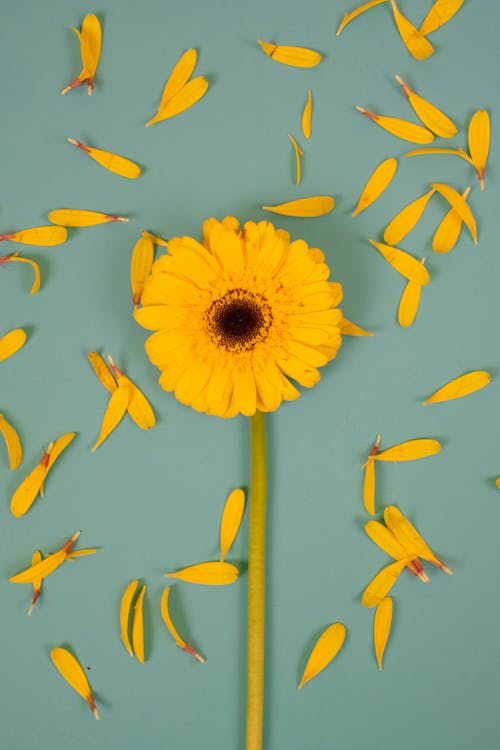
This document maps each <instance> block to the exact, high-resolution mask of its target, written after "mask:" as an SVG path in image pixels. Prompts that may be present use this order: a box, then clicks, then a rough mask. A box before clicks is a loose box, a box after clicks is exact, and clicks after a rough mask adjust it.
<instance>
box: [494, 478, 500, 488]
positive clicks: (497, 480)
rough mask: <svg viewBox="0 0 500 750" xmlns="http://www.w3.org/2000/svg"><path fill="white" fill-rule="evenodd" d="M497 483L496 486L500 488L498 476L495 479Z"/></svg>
mask: <svg viewBox="0 0 500 750" xmlns="http://www.w3.org/2000/svg"><path fill="white" fill-rule="evenodd" d="M495 484H496V486H497V489H499V490H500V477H497V478H496V479H495Z"/></svg>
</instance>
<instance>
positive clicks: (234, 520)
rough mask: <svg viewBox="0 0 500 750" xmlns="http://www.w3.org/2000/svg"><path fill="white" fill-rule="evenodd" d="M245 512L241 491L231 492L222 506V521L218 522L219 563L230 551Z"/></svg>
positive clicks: (243, 496) (243, 494) (243, 497)
mask: <svg viewBox="0 0 500 750" xmlns="http://www.w3.org/2000/svg"><path fill="white" fill-rule="evenodd" d="M244 511H245V493H244V492H243V490H241V489H236V490H233V491H232V492H231V493H230V494H229V496H228V498H227V500H226V504H225V505H224V510H223V511H222V519H221V522H220V561H221V562H224V558H225V557H226V555H227V553H228V552H229V550H230V549H231V546H232V544H233V542H234V540H235V539H236V535H237V534H238V531H239V529H240V524H241V520H242V518H243V513H244Z"/></svg>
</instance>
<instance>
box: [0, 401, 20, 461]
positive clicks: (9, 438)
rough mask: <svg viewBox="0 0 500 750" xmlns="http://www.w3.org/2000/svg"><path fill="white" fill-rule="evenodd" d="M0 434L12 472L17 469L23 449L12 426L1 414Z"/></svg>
mask: <svg viewBox="0 0 500 750" xmlns="http://www.w3.org/2000/svg"><path fill="white" fill-rule="evenodd" d="M0 432H1V433H2V435H3V438H4V440H5V444H6V446H7V452H8V454H9V465H10V468H11V469H12V470H14V469H17V468H18V467H19V466H20V465H21V461H22V460H23V449H22V446H21V441H20V440H19V435H18V434H17V432H16V430H15V429H14V427H12V425H11V424H10V423H9V422H7V420H6V419H5V417H4V415H3V414H0Z"/></svg>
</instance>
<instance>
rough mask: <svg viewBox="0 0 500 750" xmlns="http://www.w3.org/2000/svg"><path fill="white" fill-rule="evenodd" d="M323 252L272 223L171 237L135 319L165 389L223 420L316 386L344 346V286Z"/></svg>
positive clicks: (230, 223) (207, 226)
mask: <svg viewBox="0 0 500 750" xmlns="http://www.w3.org/2000/svg"><path fill="white" fill-rule="evenodd" d="M329 275H330V271H329V268H328V266H327V265H326V264H325V262H324V255H323V253H322V252H321V250H318V249H317V248H310V247H308V245H307V243H306V242H304V240H295V241H294V242H291V241H290V236H289V234H288V232H285V231H283V230H280V229H275V228H274V226H273V225H272V224H271V223H270V222H268V221H261V222H259V223H258V224H255V223H254V222H247V223H246V224H245V225H244V227H242V228H240V225H239V223H238V221H237V220H236V219H235V218H234V217H232V216H228V217H226V218H225V219H223V221H222V222H219V221H217V220H216V219H208V220H207V221H205V223H204V225H203V242H202V244H200V243H199V242H197V241H196V240H195V239H193V238H191V237H175V238H174V239H172V240H170V241H169V243H168V254H167V255H164V256H162V257H160V258H159V259H158V260H157V261H156V262H155V264H154V266H153V269H152V273H151V276H150V277H149V279H148V280H147V281H146V284H145V287H144V292H143V295H142V300H141V301H142V308H141V309H139V310H136V312H135V318H136V320H137V322H138V323H140V324H141V325H142V326H143V327H144V328H147V329H149V330H153V331H156V333H154V334H153V335H152V336H150V337H149V339H148V340H147V342H146V352H147V354H148V356H149V358H150V359H151V361H152V362H153V364H155V365H156V366H157V367H158V368H159V369H160V370H161V376H160V385H161V386H162V388H164V389H165V390H166V391H173V392H174V393H175V396H176V398H177V399H178V400H179V401H181V402H182V403H183V404H187V405H189V406H192V407H193V408H194V409H196V410H197V411H202V412H206V413H207V414H214V415H217V416H219V417H232V416H235V415H236V414H239V413H241V414H244V415H247V416H251V415H252V414H254V413H255V411H256V410H257V409H259V410H261V411H266V412H267V411H274V410H275V409H277V408H278V406H279V405H280V404H281V402H282V401H284V400H293V399H296V398H298V397H299V395H300V393H299V391H298V390H297V388H296V387H295V386H294V385H293V384H292V383H291V382H290V380H289V378H291V379H292V380H294V381H296V382H297V383H298V384H299V385H301V386H305V387H306V388H310V387H312V386H313V385H315V384H316V383H317V382H318V381H319V379H320V375H319V372H318V367H322V366H323V365H325V364H326V363H327V362H328V361H329V360H331V359H333V358H334V357H335V356H336V354H337V351H338V349H339V347H340V344H341V332H340V327H339V326H340V322H341V319H342V313H341V312H340V310H338V309H335V307H336V305H338V304H339V303H340V301H341V299H342V287H341V286H340V284H338V283H331V282H329V281H328V277H329Z"/></svg>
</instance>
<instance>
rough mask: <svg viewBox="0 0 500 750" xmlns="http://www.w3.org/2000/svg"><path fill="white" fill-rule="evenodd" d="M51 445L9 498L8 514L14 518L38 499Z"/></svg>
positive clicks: (22, 513)
mask: <svg viewBox="0 0 500 750" xmlns="http://www.w3.org/2000/svg"><path fill="white" fill-rule="evenodd" d="M52 445H53V444H52V443H51V444H50V446H49V448H48V449H47V451H46V452H45V453H44V455H43V456H42V458H41V460H40V463H38V464H37V465H36V466H35V468H34V469H33V471H31V472H30V473H29V474H28V476H27V477H25V479H23V481H22V482H21V484H20V485H19V486H18V488H17V489H16V490H15V492H14V494H13V495H12V497H11V500H10V512H11V513H12V515H13V516H15V517H16V518H20V517H21V516H24V514H25V513H26V512H27V511H28V510H29V509H30V508H31V506H32V505H33V503H34V502H35V500H36V498H37V497H38V494H39V492H40V489H41V487H42V484H43V480H44V478H45V475H46V474H47V467H48V464H49V458H50V451H51V449H52Z"/></svg>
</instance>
